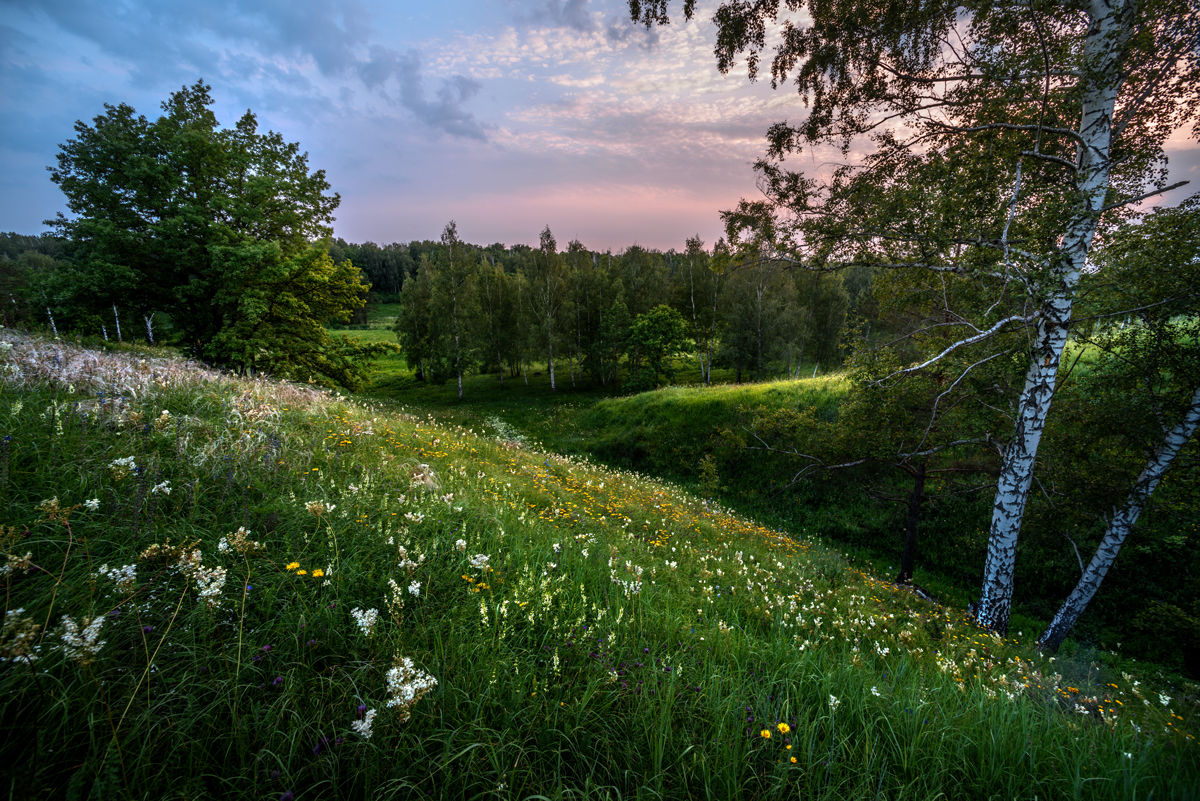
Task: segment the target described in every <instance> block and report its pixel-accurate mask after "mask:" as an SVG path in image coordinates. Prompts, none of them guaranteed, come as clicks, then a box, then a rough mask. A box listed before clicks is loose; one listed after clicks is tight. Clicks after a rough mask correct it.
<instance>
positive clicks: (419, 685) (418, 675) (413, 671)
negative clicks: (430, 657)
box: [387, 656, 438, 723]
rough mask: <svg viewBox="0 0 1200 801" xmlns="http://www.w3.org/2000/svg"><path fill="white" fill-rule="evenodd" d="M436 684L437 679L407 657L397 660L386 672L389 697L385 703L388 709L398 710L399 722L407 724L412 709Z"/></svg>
mask: <svg viewBox="0 0 1200 801" xmlns="http://www.w3.org/2000/svg"><path fill="white" fill-rule="evenodd" d="M437 683H438V682H437V679H435V678H434V677H433V676H431V675H429V674H428V673H426V672H425V671H423V670H421V669H419V668H417V667H415V666H414V665H413V661H412V660H411V659H409V658H408V657H407V656H405V657H400V658H398V659H397V660H396V663H395V665H394V666H393V667H392V669H391V670H389V671H388V672H387V691H388V695H390V696H391V698H389V699H388V702H387V705H388V708H389V709H391V708H392V707H397V708H399V710H400V722H401V723H405V722H407V721H408V719H409V718H410V717H412V712H411V711H410V710H411V709H412V707H413V706H414V705H415V704H416V703H417V702H418V701H420V700H421V699H422V698H424V697H425V695H426V694H427V693H428V692H429V691H430V690H432V689H433V688H434V687H436V686H437Z"/></svg>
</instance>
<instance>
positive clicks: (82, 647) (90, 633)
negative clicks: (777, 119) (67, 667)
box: [59, 615, 107, 665]
mask: <svg viewBox="0 0 1200 801" xmlns="http://www.w3.org/2000/svg"><path fill="white" fill-rule="evenodd" d="M105 620H107V618H106V617H104V616H103V615H101V616H100V617H97V618H95V619H92V620H88V619H86V618H85V619H84V621H83V631H80V630H79V626H78V624H76V623H75V621H74V620H72V619H71V618H70V617H68V616H66V615H63V619H62V626H63V631H62V634H61V635H59V636H60V637H62V641H63V652H64V653H65V654H66V655H67V656H69V657H70V658H71V659H74V660H75V661H76V662H78V663H79V664H81V665H86V664H88V663H89V662H91V661H92V657H94V656H95V655H96V654H98V653H100V649H101V648H103V647H104V643H105V642H106V641H105V640H102V639H100V629H101V628H102V627H103V626H104V621H105Z"/></svg>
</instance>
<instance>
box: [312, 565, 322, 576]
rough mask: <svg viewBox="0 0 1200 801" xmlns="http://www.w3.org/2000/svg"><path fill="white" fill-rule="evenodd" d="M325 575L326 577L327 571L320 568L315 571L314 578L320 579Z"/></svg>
mask: <svg viewBox="0 0 1200 801" xmlns="http://www.w3.org/2000/svg"><path fill="white" fill-rule="evenodd" d="M323 575H325V571H324V570H322V569H321V568H319V567H318V568H317V569H316V570H314V571H313V578H320V577H321V576H323Z"/></svg>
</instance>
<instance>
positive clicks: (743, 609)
mask: <svg viewBox="0 0 1200 801" xmlns="http://www.w3.org/2000/svg"><path fill="white" fill-rule="evenodd" d="M6 341H9V342H13V343H14V345H13V347H12V348H10V349H7V350H6V353H5V355H4V357H3V358H4V359H5V361H4V365H3V367H4V373H3V378H2V379H0V380H2V381H3V383H2V384H0V426H3V427H4V436H9V437H11V440H10V441H9V445H10V448H9V450H7V451H5V454H6V456H5V459H6V461H5V462H4V466H5V469H7V470H8V472H7V474H6V476H7V478H6V479H5V481H4V482H3V483H2V484H0V499H2V500H3V504H2V506H0V508H2V509H3V511H2V512H0V514H2V515H3V518H2V519H0V526H2V531H0V555H2V558H3V559H4V560H5V561H4V562H3V563H0V569H3V571H4V575H3V579H4V581H5V593H6V594H5V599H6V605H5V613H6V616H5V623H4V629H3V634H2V635H0V656H2V657H3V659H4V661H3V662H2V663H0V694H2V695H0V697H2V698H3V699H4V700H3V702H2V709H3V712H2V715H3V722H4V726H3V727H2V728H0V732H3V733H2V734H0V738H2V739H0V742H2V743H3V749H4V755H5V757H6V759H5V761H4V764H5V768H4V771H5V772H6V773H7V774H8V776H7V778H8V779H9V782H10V784H11V783H12V782H16V783H17V784H16V785H12V786H21V787H22V788H27V790H28V794H29V795H31V796H41V795H78V796H80V797H83V796H88V795H89V794H94V795H96V796H97V797H102V796H105V795H109V796H113V797H133V796H138V797H144V796H153V797H160V796H168V795H170V796H175V795H214V796H215V795H220V796H227V797H239V798H240V797H246V798H250V797H255V798H261V797H264V796H266V797H281V796H284V795H285V794H287V793H291V794H293V795H294V797H296V798H306V797H312V798H383V797H406V798H408V797H446V798H448V797H463V798H466V797H472V798H475V797H483V796H486V797H505V798H507V797H516V798H523V797H528V796H530V795H534V794H538V795H542V796H545V797H567V796H572V797H575V796H580V795H609V796H618V795H619V796H622V797H631V796H646V797H650V796H655V797H672V798H690V797H695V796H717V797H744V796H756V797H771V798H774V797H785V796H786V797H791V796H797V795H798V796H804V797H813V798H856V797H872V798H874V797H884V798H914V799H915V798H929V797H934V796H937V795H938V794H949V795H954V796H958V797H991V796H1000V797H1012V798H1026V797H1033V796H1034V795H1037V796H1039V797H1043V798H1044V797H1074V798H1097V799H1100V798H1112V797H1134V796H1136V795H1143V796H1145V795H1150V794H1153V795H1154V797H1156V798H1169V797H1184V796H1186V795H1187V794H1189V793H1192V794H1194V793H1195V791H1196V789H1197V773H1198V771H1197V768H1196V764H1197V763H1196V758H1195V757H1196V751H1195V745H1194V739H1193V738H1194V735H1195V728H1196V726H1197V720H1198V719H1197V717H1196V712H1195V698H1196V688H1195V687H1193V686H1190V685H1189V686H1181V687H1178V688H1172V687H1169V686H1164V685H1163V684H1162V683H1161V682H1159V681H1157V680H1156V679H1155V677H1152V676H1140V677H1138V676H1134V675H1132V674H1130V675H1127V676H1113V675H1107V674H1102V673H1101V672H1098V671H1095V672H1088V671H1083V672H1080V666H1081V664H1082V663H1080V662H1078V661H1076V662H1073V663H1071V665H1070V666H1069V669H1065V668H1064V667H1063V664H1062V661H1061V660H1060V661H1051V660H1047V659H1043V658H1041V657H1040V656H1038V655H1037V654H1036V653H1033V652H1031V651H1029V650H1028V649H1027V648H1026V647H1025V646H1023V645H1022V644H1020V643H1017V642H1015V641H1013V640H1001V639H998V638H995V637H991V636H989V635H986V634H985V633H982V632H980V631H979V630H978V629H976V628H974V627H973V626H972V625H971V624H970V622H969V621H967V620H965V619H963V618H962V617H960V616H959V615H958V614H956V613H954V612H952V611H950V610H946V609H944V608H941V607H938V606H935V605H932V604H928V603H926V602H924V601H921V600H920V599H918V598H916V597H915V596H912V595H910V594H908V593H907V592H905V591H902V590H898V589H896V588H895V587H893V586H891V585H889V584H887V583H884V582H879V581H877V580H876V579H874V578H873V577H872V576H870V575H868V574H866V573H862V572H860V571H858V570H855V569H854V568H852V567H850V565H849V564H848V563H847V562H846V560H845V559H844V558H843V557H842V555H841V554H839V553H838V552H836V551H833V550H831V549H828V548H825V547H823V546H821V545H820V544H818V543H817V542H816V541H814V540H812V539H799V538H795V537H792V536H789V535H788V534H787V533H785V532H781V531H777V530H772V529H770V528H767V527H764V526H762V525H760V524H758V523H756V522H755V521H753V520H750V519H747V518H744V517H741V516H739V515H737V514H735V513H733V512H732V511H730V510H728V509H726V508H723V507H721V506H719V505H717V504H715V503H712V502H709V501H704V500H701V499H699V498H696V497H694V496H692V495H691V494H689V493H687V492H685V491H683V490H681V489H679V488H678V487H677V486H675V485H672V484H670V483H668V482H664V481H655V480H649V479H646V478H644V477H642V476H639V475H637V474H635V473H632V472H623V471H618V470H612V469H607V468H602V467H599V466H597V465H595V464H593V463H591V462H589V461H588V460H586V459H580V458H570V457H564V456H559V455H555V454H550V453H546V452H542V451H539V450H537V449H536V448H534V447H522V448H514V447H511V442H510V441H509V440H507V439H504V438H497V437H491V436H482V435H479V434H476V433H475V432H474V431H472V430H470V429H469V428H463V427H459V426H452V425H445V424H442V423H440V422H439V421H438V420H436V419H434V418H433V417H431V416H428V415H426V416H416V415H412V414H404V413H396V412H395V411H392V410H387V409H385V408H384V407H382V406H378V405H373V404H370V403H365V402H354V401H351V400H349V399H346V398H339V397H338V396H336V395H332V394H328V393H321V392H316V391H313V390H311V389H309V388H306V387H294V386H288V385H282V384H273V383H270V382H267V381H246V380H242V379H238V378H236V377H231V376H227V375H220V374H216V373H212V372H210V371H205V370H204V369H203V368H200V367H197V366H194V365H187V364H184V363H180V362H173V361H164V362H162V363H153V362H147V364H146V365H144V366H143V365H142V364H141V363H140V359H141V358H143V357H140V356H136V355H134V356H129V355H120V354H117V355H112V354H110V355H106V356H102V357H101V356H96V357H95V358H94V359H93V357H92V356H90V355H87V354H85V353H73V352H68V351H66V350H65V349H62V350H55V347H56V346H54V345H49V344H46V343H40V342H36V341H30V340H23V339H14V338H12V337H11V335H9V338H8V339H7V340H6ZM57 347H59V348H64V346H61V345H59V346H57ZM18 348H19V349H20V350H18ZM14 354H18V355H17V356H14ZM55 356H57V357H58V358H59V359H60V360H62V361H63V362H64V363H66V364H67V365H91V366H88V367H86V368H85V367H82V366H79V367H70V368H69V372H68V373H63V372H62V371H63V370H66V369H68V368H62V367H60V366H59V365H57V364H54V361H53V360H54V358H55ZM47 359H49V360H50V361H51V363H52V364H51V366H46V365H44V364H41V362H42V361H44V360H47ZM122 359H123V360H125V361H123V362H122V361H120V360H122ZM108 360H113V361H111V362H110V361H108ZM35 362H36V364H35ZM13 366H16V367H17V368H18V370H19V373H14V371H13V370H12V369H11V368H12V367H13ZM143 368H144V369H143ZM68 375H69V378H68V377H67V376H68ZM163 376H168V378H162V377H163ZM72 388H74V391H71V390H72ZM116 397H120V398H123V400H122V401H121V402H120V403H116V402H114V401H113V398H116ZM164 412H165V414H164Z"/></svg>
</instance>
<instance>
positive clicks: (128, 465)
mask: <svg viewBox="0 0 1200 801" xmlns="http://www.w3.org/2000/svg"><path fill="white" fill-rule="evenodd" d="M108 469H109V470H111V471H112V474H113V480H114V481H120V480H122V479H124V478H125V477H126V476H128V475H129V474H130V473H132V472H133V471H134V470H136V469H137V462H136V461H135V460H134V458H133V457H132V456H126V457H125V458H123V459H113V460H112V461H111V462H109V463H108Z"/></svg>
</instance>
